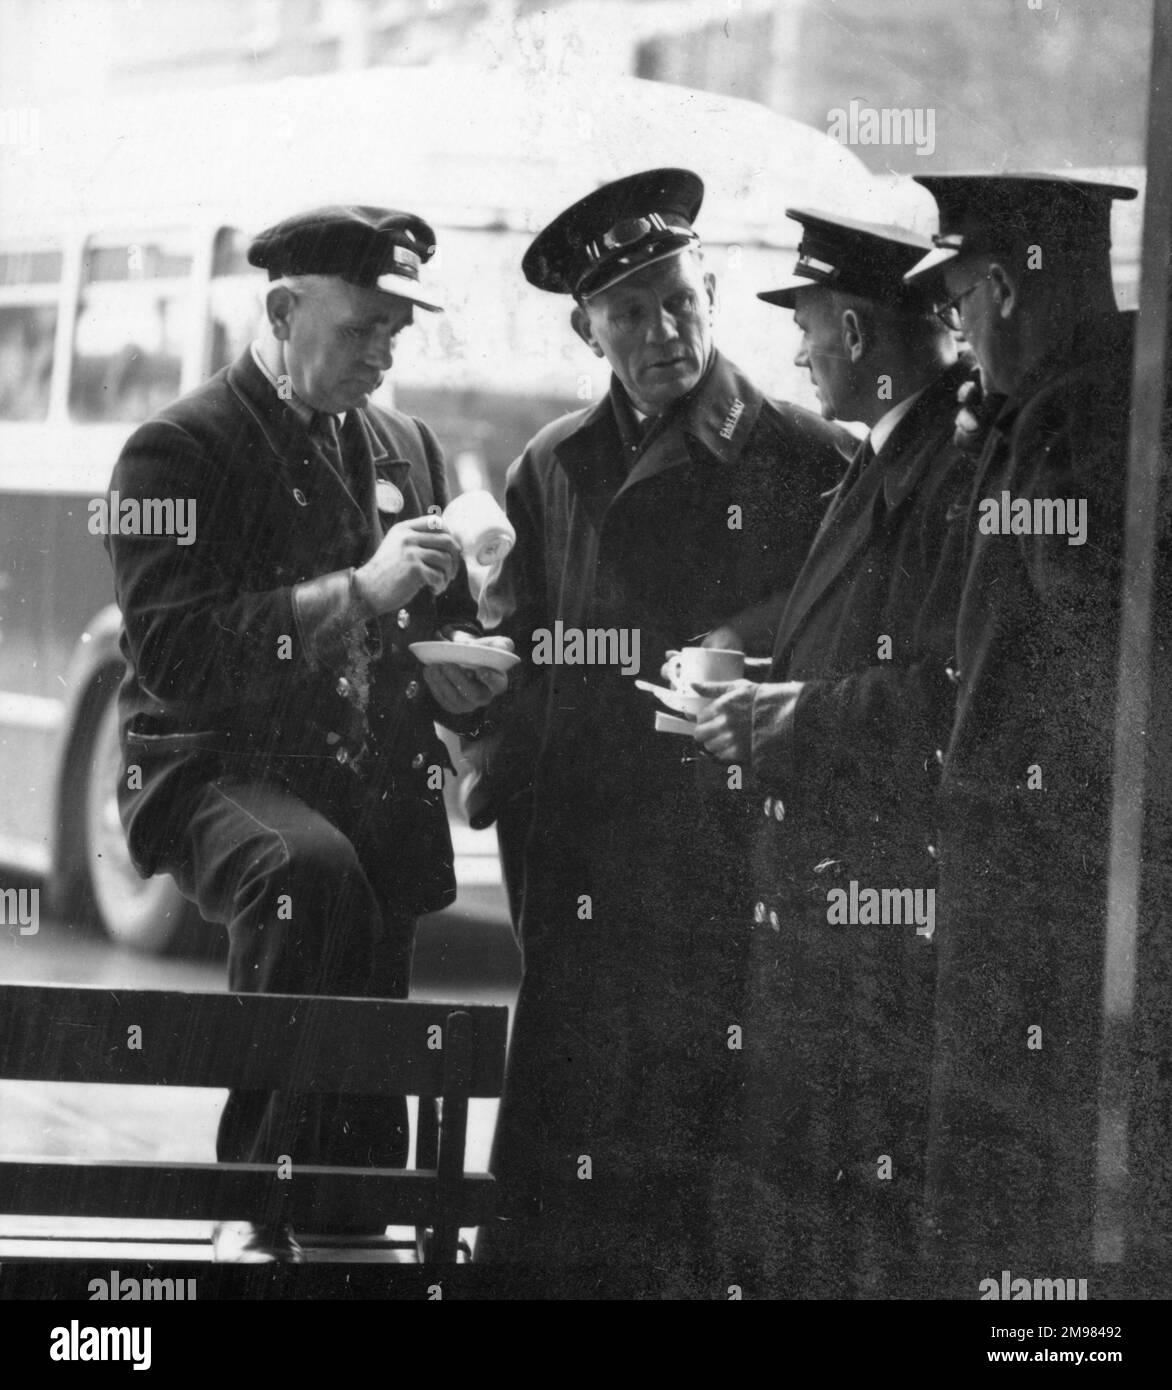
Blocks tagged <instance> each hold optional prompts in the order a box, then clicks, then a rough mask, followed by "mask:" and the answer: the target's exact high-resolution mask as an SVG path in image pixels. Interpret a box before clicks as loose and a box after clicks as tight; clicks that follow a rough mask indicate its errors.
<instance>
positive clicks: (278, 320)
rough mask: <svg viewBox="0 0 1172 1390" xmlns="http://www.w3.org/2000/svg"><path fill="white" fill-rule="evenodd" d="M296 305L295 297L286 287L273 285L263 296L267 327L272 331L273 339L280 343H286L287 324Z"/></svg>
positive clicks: (287, 335)
mask: <svg viewBox="0 0 1172 1390" xmlns="http://www.w3.org/2000/svg"><path fill="white" fill-rule="evenodd" d="M296 303H297V296H296V295H295V294H294V293H293V291H292V290H291V289H290V288H289V287H288V286H287V285H274V286H273V287H272V289H271V290H269V292H268V294H266V295H265V313H266V314H267V315H268V320H269V327H270V328H271V329H272V330H273V337H274V338H278V339H279V340H280V341H281V342H287V341H288V339H289V324H290V320H291V318H292V315H293V306H294V304H296Z"/></svg>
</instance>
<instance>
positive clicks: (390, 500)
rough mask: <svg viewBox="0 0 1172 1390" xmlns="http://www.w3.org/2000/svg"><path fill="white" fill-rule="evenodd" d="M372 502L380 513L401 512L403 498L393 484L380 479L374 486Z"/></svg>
mask: <svg viewBox="0 0 1172 1390" xmlns="http://www.w3.org/2000/svg"><path fill="white" fill-rule="evenodd" d="M374 500H375V503H376V505H377V506H378V509H379V511H380V512H401V511H402V510H403V504H404V501H405V498H404V497H403V494H402V493H401V492H400V491H399V489H398V488H397V487H396V486H395V484H394V483H392V482H390V481H388V480H387V479H386V478H380V479H379V480H378V482H376V483H375V485H374Z"/></svg>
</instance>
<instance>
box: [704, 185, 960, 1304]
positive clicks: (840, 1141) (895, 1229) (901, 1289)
mask: <svg viewBox="0 0 1172 1390" xmlns="http://www.w3.org/2000/svg"><path fill="white" fill-rule="evenodd" d="M787 213H788V215H789V216H790V217H792V218H793V219H794V220H795V221H797V222H799V223H800V224H801V227H802V238H801V242H800V245H799V248H798V263H797V266H796V267H795V271H794V278H793V279H792V280H791V281H789V282H788V283H787V284H785V285H783V286H781V287H780V288H778V289H775V290H768V291H764V292H763V293H761V295H760V296H759V297H760V298H761V299H763V300H764V301H765V302H766V303H769V304H776V305H778V306H780V307H783V308H788V309H792V310H793V312H794V317H795V321H796V323H797V326H798V327H799V328H800V329H801V332H802V340H801V347H800V350H799V353H798V356H797V359H796V360H797V364H798V365H799V366H802V367H805V368H806V369H807V370H808V371H809V372H810V375H811V378H812V380H813V383H814V385H815V388H816V389H817V391H818V395H819V398H820V400H821V404H822V412H823V414H824V415H825V416H827V418H829V419H837V420H857V421H860V422H862V423H863V424H865V425H866V426H867V428H868V433H867V436H866V438H865V439H864V440H863V441H862V443H861V444H860V445H859V446H858V448H857V450H856V452H855V456H854V458H853V460H852V462H851V465H850V467H849V468H848V470H847V472H846V474H845V475H844V477H843V479H842V481H841V483H840V484H839V487H838V489H837V490H836V492H835V494H834V497H833V499H832V500H831V503H830V506H829V508H828V510H827V513H826V516H825V518H824V519H823V522H822V526H821V529H820V530H819V532H818V535H817V537H816V539H815V541H814V544H813V547H812V549H811V551H810V553H809V556H808V557H807V559H806V562H805V565H804V566H803V568H802V571H801V573H800V574H799V576H798V578H797V581H796V583H795V584H794V587H793V589H792V591H791V593H790V596H789V602H788V604H787V606H786V608H785V612H784V614H783V616H782V619H781V624H780V627H779V630H778V632H777V636H776V640H775V643H774V647H773V663H772V668H771V670H770V672H769V674H768V676H767V677H766V679H765V681H764V682H763V683H761V684H753V683H751V682H747V681H745V682H737V683H735V684H733V685H714V686H705V687H702V688H701V690H702V693H703V694H705V695H707V696H708V697H709V700H710V702H709V703H708V704H707V705H706V706H705V708H704V709H702V710H701V712H700V717H699V726H698V728H697V735H696V736H697V738H698V739H699V740H700V741H701V742H702V743H703V744H704V745H705V747H706V748H707V749H708V750H709V752H711V753H712V754H713V755H714V756H716V757H717V758H719V759H721V760H722V761H724V762H726V763H736V764H738V765H740V766H742V767H744V768H745V770H746V772H747V774H748V775H749V778H750V786H751V792H752V794H753V796H754V799H755V800H756V801H757V803H758V805H759V806H760V807H761V808H763V811H764V814H759V815H758V816H757V818H756V825H755V832H754V846H753V854H752V870H751V873H752V883H753V899H754V903H753V906H752V907H751V908H750V910H749V911H750V916H749V918H748V919H747V920H746V921H745V922H744V923H743V924H742V926H741V928H740V930H741V931H742V933H748V934H749V935H750V937H751V948H750V951H751V954H750V968H749V972H748V987H747V991H746V1003H745V1007H744V1010H743V1012H742V1017H743V1022H744V1030H745V1042H744V1047H743V1049H742V1051H741V1053H740V1054H739V1057H740V1062H741V1066H742V1084H741V1085H740V1086H738V1087H737V1094H739V1096H740V1097H741V1104H740V1107H739V1109H740V1114H739V1116H738V1117H737V1123H738V1127H739V1130H740V1134H741V1140H742V1150H741V1155H740V1162H739V1164H733V1165H730V1167H729V1170H728V1172H727V1173H726V1175H725V1189H724V1191H723V1192H722V1193H721V1195H720V1199H719V1200H720V1203H721V1209H722V1212H723V1215H724V1229H723V1235H724V1237H725V1239H726V1240H727V1241H728V1252H727V1253H728V1258H729V1261H730V1264H739V1263H741V1262H746V1263H755V1264H756V1265H757V1268H758V1270H759V1277H761V1279H762V1281H763V1282H762V1285H761V1287H762V1289H763V1290H768V1291H769V1293H770V1294H772V1295H773V1296H783V1297H806V1298H810V1297H814V1298H817V1297H834V1298H849V1297H906V1296H909V1295H911V1294H912V1293H913V1292H914V1291H915V1290H916V1289H917V1287H918V1284H917V1279H918V1268H917V1256H918V1246H919V1235H920V1227H919V1223H920V1220H921V1216H922V1203H921V1193H922V1185H923V1159H924V1148H925V1134H926V1128H927V1095H928V1079H929V1067H930V1061H931V1043H932V1032H931V1025H932V1004H933V989H932V986H933V977H934V972H935V949H936V948H935V941H934V939H933V934H932V932H931V923H930V921H928V920H927V914H926V912H925V911H923V910H921V914H920V916H919V917H918V918H917V917H916V916H915V914H914V913H913V912H909V913H908V914H907V915H906V917H902V918H900V919H898V920H896V921H894V922H891V923H890V924H887V925H875V924H874V923H871V922H862V923H858V922H853V921H852V922H845V919H844V920H843V922H841V923H839V922H836V919H835V917H834V916H833V915H832V914H831V909H832V906H833V905H834V903H835V902H836V897H837V895H840V894H841V895H843V896H845V897H847V898H848V899H849V894H850V885H851V884H852V883H855V884H857V885H859V888H860V889H861V890H864V891H865V890H868V889H883V888H895V889H899V890H907V891H908V899H907V901H909V902H912V903H913V904H914V903H917V902H918V903H919V905H920V907H921V909H924V908H925V907H926V904H927V903H928V901H929V898H928V896H927V895H928V894H929V893H931V892H933V891H934V889H935V884H936V865H935V861H934V859H933V857H932V852H931V850H932V846H933V845H934V844H935V841H936V839H937V834H936V823H935V814H934V810H935V808H934V791H935V778H936V774H937V773H938V770H939V764H938V762H937V759H936V756H935V752H936V749H937V748H939V747H940V745H941V743H942V741H943V739H944V737H945V734H946V732H947V730H948V728H949V725H950V721H951V711H952V706H953V704H954V698H953V692H952V690H951V687H950V686H949V685H948V683H947V681H946V679H945V677H944V666H945V665H946V662H947V658H948V655H949V654H950V652H951V643H952V640H953V627H954V625H955V620H956V604H957V601H958V598H959V579H960V573H961V568H960V565H959V563H957V561H956V560H955V558H952V559H948V558H947V557H950V556H951V557H955V555H956V552H957V551H958V550H959V548H960V542H961V541H962V540H963V537H962V536H961V535H960V534H959V526H958V524H957V522H955V521H953V520H950V517H951V515H952V514H953V512H954V509H955V508H956V504H957V503H958V502H959V501H962V500H963V499H964V497H965V496H966V495H967V491H968V488H969V486H970V485H971V465H970V463H969V460H968V458H967V456H965V455H963V454H961V453H960V452H959V451H958V450H957V449H956V448H955V447H954V446H953V417H954V415H955V412H956V395H957V391H958V389H959V388H960V387H961V386H962V384H963V383H965V382H966V380H968V379H969V378H970V377H971V374H972V370H973V367H972V363H971V361H969V360H967V359H965V358H963V357H960V356H958V353H957V348H956V344H955V342H954V339H953V335H952V333H951V332H950V331H949V329H948V327H947V326H946V324H945V323H944V322H943V321H942V320H941V319H940V317H939V316H938V315H937V314H936V312H935V310H934V305H933V302H932V299H931V297H930V296H929V295H927V294H925V293H924V292H923V291H921V290H920V289H918V288H911V289H909V288H908V287H907V286H906V285H905V284H904V281H903V277H904V275H905V274H906V272H907V271H908V270H909V269H910V267H911V266H912V265H913V264H914V263H915V262H916V261H917V260H918V259H919V258H920V257H921V255H922V254H923V252H924V250H925V249H926V248H927V246H928V242H927V241H926V239H924V238H920V237H918V236H915V235H914V234H912V233H911V232H907V231H905V230H903V229H901V228H898V227H889V226H880V225H876V224H871V223H865V222H860V221H857V220H854V219H848V218H845V217H839V216H834V215H831V214H827V213H821V212H813V211H809V210H805V209H787ZM778 808H781V814H780V815H779V814H777V812H778ZM876 920H877V919H876ZM831 923H834V925H830V924H831ZM881 1154H882V1155H886V1159H887V1163H888V1164H889V1166H890V1170H889V1171H887V1170H885V1169H884V1167H883V1165H882V1163H880V1162H879V1161H878V1159H877V1156H878V1155H881Z"/></svg>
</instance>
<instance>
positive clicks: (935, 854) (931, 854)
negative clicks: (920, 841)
mask: <svg viewBox="0 0 1172 1390" xmlns="http://www.w3.org/2000/svg"><path fill="white" fill-rule="evenodd" d="M928 858H929V859H939V858H940V851H939V850H938V849H937V848H936V846H935V845H929V846H928Z"/></svg>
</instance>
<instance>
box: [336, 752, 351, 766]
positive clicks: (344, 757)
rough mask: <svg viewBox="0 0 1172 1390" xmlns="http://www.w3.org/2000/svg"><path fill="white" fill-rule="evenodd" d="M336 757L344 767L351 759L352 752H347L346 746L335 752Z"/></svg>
mask: <svg viewBox="0 0 1172 1390" xmlns="http://www.w3.org/2000/svg"><path fill="white" fill-rule="evenodd" d="M334 757H335V758H337V760H338V761H339V762H340V763H341V764H342V766H343V767H345V766H346V764H347V763H348V762H349V761H350V754H349V753H347V752H346V750H345V749H344V748H339V749H338V751H337V752H336V753H335V754H334Z"/></svg>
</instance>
